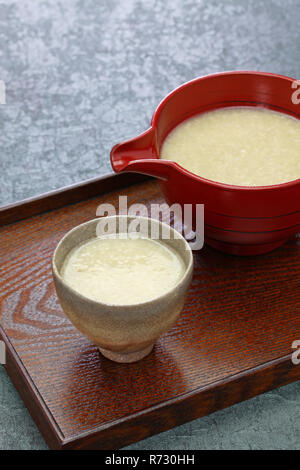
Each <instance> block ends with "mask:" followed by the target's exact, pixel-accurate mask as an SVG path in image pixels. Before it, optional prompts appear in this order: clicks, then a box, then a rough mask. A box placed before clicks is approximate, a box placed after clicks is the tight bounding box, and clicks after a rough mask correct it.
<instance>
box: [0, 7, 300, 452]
mask: <svg viewBox="0 0 300 470" xmlns="http://www.w3.org/2000/svg"><path fill="white" fill-rule="evenodd" d="M299 27H300V2H299V0H285V1H284V2H283V1H282V0H242V1H241V0H240V1H233V0H231V1H225V0H223V1H222V0H210V1H208V0H207V1H204V0H202V1H199V0H198V1H188V0H184V1H180V0H165V1H162V0H157V1H153V0H144V1H143V0H140V1H138V0H110V1H109V0H98V1H97V0H81V1H80V0H77V1H76V0H46V1H42V0H18V1H8V0H7V1H3V0H0V79H1V80H4V81H5V82H6V86H7V104H6V105H2V106H0V123H1V133H0V149H1V151H0V158H1V176H0V178H1V185H0V201H1V203H2V204H6V203H9V202H13V201H16V200H18V199H21V198H25V197H29V196H32V195H35V194H38V193H41V192H44V191H48V190H51V189H54V188H58V187H60V186H63V185H67V184H70V183H73V182H76V181H79V180H82V179H86V178H90V177H94V176H97V175H100V174H104V173H107V172H109V171H111V170H110V164H109V150H110V148H111V147H112V145H113V144H115V143H116V142H118V141H122V140H124V139H127V138H129V137H133V136H135V135H137V134H138V133H139V132H141V131H143V130H144V129H145V128H146V127H147V126H148V124H149V121H150V118H151V115H152V112H153V110H154V108H155V107H156V105H157V104H158V102H159V101H160V100H161V99H162V98H163V97H164V96H165V95H166V93H168V92H169V91H170V90H172V89H173V88H174V87H176V86H178V85H180V84H181V83H182V82H185V81H187V80H190V79H192V78H194V77H196V76H199V75H202V74H207V73H211V72H217V71H222V70H230V69H244V70H247V69H248V70H251V69H252V70H263V71H269V72H278V73H281V74H285V75H289V76H292V77H295V78H298V79H300V48H299ZM299 391H300V382H298V383H295V384H292V385H290V386H287V387H283V388H281V389H279V390H277V391H274V392H270V393H268V394H265V395H263V396H260V397H257V398H255V399H253V400H250V401H248V402H245V403H242V404H239V405H235V406H233V407H231V408H229V409H227V410H224V411H221V412H218V413H214V414H213V415H211V416H208V417H205V418H202V419H200V420H196V421H194V422H192V423H189V424H186V425H183V426H180V427H178V428H176V429H173V430H171V431H169V432H167V433H164V434H161V435H159V436H154V437H152V438H149V439H146V440H145V441H142V442H140V443H137V444H135V445H132V446H130V449H180V448H182V449H197V448H198V449H262V448H265V449H297V448H298V449H299V448H300V396H299V395H300V394H299ZM29 448H30V449H42V448H46V445H45V443H44V441H43V439H42V437H41V435H40V434H39V432H38V430H37V428H36V426H35V425H34V423H33V422H32V420H31V418H30V416H29V415H28V412H27V411H26V409H25V408H24V405H23V403H22V402H21V400H20V398H19V397H18V394H17V392H16V391H15V390H14V387H13V386H12V384H11V383H10V381H9V379H8V377H7V375H6V373H5V371H4V369H3V368H2V367H0V449H29Z"/></svg>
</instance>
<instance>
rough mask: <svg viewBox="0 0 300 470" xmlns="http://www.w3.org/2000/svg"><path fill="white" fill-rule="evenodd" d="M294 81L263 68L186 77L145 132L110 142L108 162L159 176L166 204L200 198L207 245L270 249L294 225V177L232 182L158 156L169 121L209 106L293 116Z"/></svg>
mask: <svg viewBox="0 0 300 470" xmlns="http://www.w3.org/2000/svg"><path fill="white" fill-rule="evenodd" d="M293 82H294V80H293V79H292V78H288V77H284V76H280V75H274V74H268V73H260V72H225V73H220V74H215V75H209V76H206V77H201V78H198V79H196V80H193V81H191V82H188V83H185V84H184V85H182V86H181V87H179V88H177V89H176V90H174V91H173V92H172V93H170V94H169V95H168V96H167V97H166V98H165V99H164V100H163V101H162V102H161V103H160V105H159V106H158V108H157V110H156V111H155V113H154V115H153V118H152V123H151V127H150V128H149V129H148V130H147V131H146V132H145V133H144V134H142V135H140V136H138V137H136V138H135V139H132V140H129V141H127V142H124V143H121V144H118V145H115V146H114V147H113V149H112V151H111V163H112V167H113V169H114V170H115V171H116V172H117V173H119V172H123V171H125V172H139V173H143V174H147V175H152V176H156V177H158V178H159V179H160V180H161V188H162V191H163V193H164V196H165V198H166V200H167V202H168V203H170V204H173V203H180V204H188V203H190V204H196V203H198V204H205V240H206V242H207V243H208V244H209V245H211V246H213V247H216V248H218V249H221V250H222V251H225V252H228V253H232V254H241V255H251V254H260V253H265V252H267V251H270V250H272V249H274V248H276V247H277V246H279V245H281V244H282V243H284V242H285V241H286V240H287V239H288V238H289V237H290V236H292V235H294V234H295V233H297V231H298V230H299V228H300V180H299V179H297V180H295V181H292V182H289V183H284V184H279V185H273V186H258V187H243V186H232V185H228V184H222V183H217V182H214V181H210V180H207V179H205V178H201V177H199V176H196V175H194V174H192V173H190V172H189V171H187V170H185V169H183V168H182V167H181V166H180V165H178V164H176V163H174V162H170V161H163V160H160V159H159V158H158V155H159V152H160V148H161V146H162V143H163V141H164V139H165V138H166V136H167V135H168V133H169V132H170V131H171V130H172V129H173V128H174V127H175V126H177V125H178V124H180V123H181V122H182V121H183V120H185V119H187V118H189V117H191V116H193V115H195V114H198V113H203V112H206V111H209V110H214V109H217V108H222V107H228V106H264V107H266V108H270V109H273V110H277V111H281V112H284V113H287V114H290V115H292V116H294V117H296V118H300V104H294V103H293V101H292V94H293V93H294V92H295V88H293V87H292V84H293ZM299 158H300V156H299ZM295 176H296V175H295Z"/></svg>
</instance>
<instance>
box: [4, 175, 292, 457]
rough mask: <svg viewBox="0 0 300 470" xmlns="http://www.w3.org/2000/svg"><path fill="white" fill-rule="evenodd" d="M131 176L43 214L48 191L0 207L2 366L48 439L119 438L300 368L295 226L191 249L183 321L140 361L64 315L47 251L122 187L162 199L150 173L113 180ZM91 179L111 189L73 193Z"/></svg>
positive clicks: (97, 441) (65, 443)
mask: <svg viewBox="0 0 300 470" xmlns="http://www.w3.org/2000/svg"><path fill="white" fill-rule="evenodd" d="M134 181H135V180H134V177H132V175H131V176H130V178H129V179H128V180H126V178H125V179H124V177H123V179H122V178H119V179H118V177H116V178H113V179H111V184H110V183H109V180H106V181H105V184H104V183H103V182H102V183H101V182H99V183H95V181H93V182H91V183H90V184H87V185H83V186H82V185H81V189H80V191H81V192H80V193H77V196H75V194H76V191H75V190H70V189H69V190H67V191H66V192H65V197H64V192H63V191H60V192H59V197H58V199H56V201H57V204H58V207H60V208H58V209H56V210H52V211H50V212H45V213H42V214H40V215H35V216H32V214H37V212H38V211H40V212H41V211H43V210H44V209H49V208H50V207H51V208H52V209H54V208H55V198H54V200H52V201H51V202H49V196H48V197H46V198H39V199H38V201H39V202H38V203H34V204H35V205H34V210H33V206H32V205H31V204H29V205H28V203H26V204H27V205H26V204H25V205H24V206H22V204H21V205H20V204H19V205H17V206H12V207H11V208H8V209H6V210H4V211H2V214H3V217H2V219H1V213H0V223H1V225H2V227H1V229H0V243H1V254H0V291H1V294H0V325H1V328H0V335H1V337H2V339H3V340H4V341H5V342H6V344H7V347H8V361H7V365H6V368H7V371H8V373H9V375H10V377H11V378H12V380H13V382H14V384H15V386H16V387H17V389H18V390H19V393H20V395H21V396H22V398H23V400H24V402H25V403H26V405H27V407H28V408H29V410H30V412H31V414H32V416H33V417H34V419H35V421H36V422H37V424H38V426H39V428H40V430H41V432H42V433H43V435H44V437H45V439H46V440H47V442H48V444H49V445H50V447H52V448H99V449H100V448H104V449H110V448H112V449H116V448H118V447H121V446H124V445H126V444H129V443H131V442H134V441H137V440H139V439H143V438H145V437H147V436H149V435H151V434H155V433H158V432H160V431H163V430H166V429H169V428H171V427H173V426H176V425H178V424H180V423H183V422H185V421H188V420H191V419H194V418H196V417H199V416H203V415H205V414H208V413H210V412H212V411H214V410H218V409H221V408H224V407H226V406H229V405H231V404H233V403H237V402H239V401H242V400H245V399H247V398H250V397H252V396H254V395H257V394H260V393H263V392H264V391H267V390H270V389H272V388H275V387H279V386H280V385H283V384H287V383H289V382H292V381H295V380H298V379H299V378H300V366H294V365H292V362H291V352H292V350H291V344H292V342H293V341H294V340H295V339H299V337H300V290H299V286H300V256H299V255H300V244H299V239H298V238H297V237H296V238H295V239H294V240H291V241H290V242H288V243H286V244H285V245H284V246H282V247H281V248H279V249H278V250H276V251H274V252H273V253H269V254H267V255H263V256H260V257H248V258H240V257H232V256H229V255H225V254H222V253H219V252H217V251H214V250H212V249H210V248H209V247H205V248H204V249H202V250H201V251H200V252H198V253H195V254H194V258H195V273H194V279H193V283H192V286H191V289H190V291H189V295H188V298H187V301H186V304H185V308H184V311H183V312H182V314H181V317H180V319H179V321H178V322H177V324H176V325H175V326H174V328H173V329H172V330H170V331H169V332H168V333H167V334H165V335H164V336H163V337H162V338H161V339H160V340H159V341H158V343H157V344H156V347H155V349H154V351H153V352H152V353H151V354H150V355H149V356H148V357H147V358H145V359H144V360H142V361H141V362H138V363H136V364H129V365H123V364H115V363H112V362H110V361H109V360H107V359H104V358H103V357H100V355H99V353H98V351H97V348H96V347H95V346H94V345H93V344H91V343H90V342H89V341H88V340H87V339H86V338H85V337H83V336H82V335H81V334H80V333H79V332H78V331H77V330H76V329H75V328H74V327H73V326H72V325H71V324H70V322H69V321H68V320H67V318H66V317H65V316H64V314H63V312H62V310H61V308H60V306H59V304H58V301H57V298H56V295H55V291H54V286H53V282H52V276H51V269H50V260H51V256H52V253H53V250H54V248H55V246H56V244H57V242H58V241H59V240H60V238H61V237H62V236H63V234H64V233H65V232H66V231H67V230H69V229H70V228H72V227H74V226H75V225H77V224H79V223H82V222H85V221H87V220H89V219H91V218H94V217H95V215H96V208H97V206H98V204H100V203H102V202H110V203H116V202H117V198H118V195H119V194H122V195H127V196H128V203H129V204H131V203H135V202H144V203H146V204H149V203H151V202H156V203H157V202H161V201H162V197H161V193H160V191H159V186H158V185H157V183H156V182H152V181H151V182H146V183H142V184H139V185H137V186H131V187H127V188H123V189H121V190H118V191H117V188H122V187H123V186H124V185H125V184H126V183H128V184H130V183H132V182H134ZM136 181H138V180H136ZM97 184H98V185H99V186H97ZM91 185H92V186H91ZM97 187H98V194H99V193H100V192H101V191H102V192H105V191H108V190H109V189H114V190H115V191H116V192H111V193H109V194H104V195H102V196H98V197H93V198H91V199H87V200H83V201H81V202H77V203H73V204H71V203H72V202H74V200H77V201H78V197H83V198H84V197H91V196H95V189H96V188H97ZM101 188H102V189H101ZM78 194H79V196H78ZM50 197H51V196H50ZM55 197H56V196H55ZM74 198H75V199H74ZM76 198H77V199H76ZM62 201H64V204H67V205H65V206H63V207H62ZM49 204H50V206H49ZM32 211H33V212H32ZM26 217H27V218H26ZM14 218H15V219H18V220H19V219H21V218H22V219H23V220H19V221H18V222H15V223H13V220H14ZM7 222H10V224H9V225H3V224H5V223H6V224H7Z"/></svg>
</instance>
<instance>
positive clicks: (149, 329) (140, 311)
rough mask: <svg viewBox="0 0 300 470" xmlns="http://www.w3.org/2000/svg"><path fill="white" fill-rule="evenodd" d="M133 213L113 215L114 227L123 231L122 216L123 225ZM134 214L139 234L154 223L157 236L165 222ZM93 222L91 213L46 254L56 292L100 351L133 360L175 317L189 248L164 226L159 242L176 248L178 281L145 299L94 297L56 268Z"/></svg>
mask: <svg viewBox="0 0 300 470" xmlns="http://www.w3.org/2000/svg"><path fill="white" fill-rule="evenodd" d="M107 219H108V218H107ZM121 219H123V225H122V224H121V223H120V222H121ZM133 219H134V217H130V216H117V217H116V218H115V220H116V225H115V227H116V231H117V233H119V232H120V231H124V220H126V224H125V226H126V229H125V231H126V230H127V226H128V223H130V221H132V220H133ZM139 219H141V220H143V221H144V222H145V221H146V223H143V224H141V225H140V228H141V229H140V232H141V234H142V235H146V236H147V235H148V233H151V232H150V228H153V227H155V228H156V229H157V230H158V233H159V239H160V240H162V238H163V230H164V229H166V227H167V226H166V224H163V223H162V222H159V221H157V220H154V219H145V218H142V217H139ZM98 223H99V219H94V220H91V221H89V222H86V223H84V224H82V225H78V226H77V227H75V228H74V229H73V230H71V231H70V232H68V233H67V234H66V235H65V236H64V237H63V239H62V240H61V241H60V242H59V244H58V245H57V247H56V250H55V252H54V255H53V260H52V269H53V277H54V283H55V287H56V292H57V295H58V298H59V301H60V303H61V306H62V308H63V310H64V312H65V313H66V315H67V316H68V317H69V319H70V320H71V322H72V323H73V324H74V325H75V326H76V327H77V328H78V329H79V330H80V331H81V332H82V333H83V334H84V335H86V336H87V337H88V338H90V339H91V340H92V341H93V342H94V343H95V344H96V345H97V346H98V347H99V349H100V351H101V352H102V354H103V355H104V356H105V357H107V358H109V359H111V360H113V361H117V362H135V361H138V360H139V359H142V358H143V357H145V356H146V355H147V354H149V353H150V351H151V350H152V348H153V345H154V342H155V340H156V339H157V338H158V337H159V336H161V335H162V334H163V333H165V332H166V331H167V330H168V329H169V328H171V326H172V325H173V324H174V322H175V321H176V319H177V318H178V316H179V314H180V312H181V310H182V307H183V304H184V298H185V295H186V292H187V289H188V287H189V284H190V281H191V278H192V273H193V254H192V251H191V249H190V247H189V245H188V243H187V242H186V241H185V239H184V238H183V237H182V236H181V235H180V234H179V233H178V232H176V231H175V230H173V229H171V228H170V237H169V238H168V239H163V243H166V244H167V245H168V246H170V247H172V248H173V249H174V250H176V252H177V253H178V254H180V255H181V257H182V259H183V261H184V263H185V266H186V269H185V272H184V274H183V276H182V278H181V279H180V281H179V282H178V283H177V284H176V285H175V286H174V287H173V288H172V289H171V290H168V291H167V292H166V293H165V294H164V295H162V296H160V297H157V298H155V299H153V300H150V301H147V302H143V303H139V304H133V305H113V304H105V303H101V302H96V301H94V300H91V299H88V298H87V297H84V296H83V295H81V294H79V293H78V292H76V291H75V290H74V289H72V288H71V287H70V286H68V285H67V284H66V282H65V281H64V280H63V279H62V277H61V275H60V270H61V267H62V265H63V262H64V260H65V257H66V256H67V254H68V253H69V252H70V251H71V250H72V249H73V248H74V247H76V246H77V245H79V244H80V243H82V242H84V241H86V240H89V239H91V238H94V237H95V236H96V227H97V224H98ZM121 225H122V227H121ZM144 232H145V233H144ZM146 232H147V233H146ZM145 288H146V287H145Z"/></svg>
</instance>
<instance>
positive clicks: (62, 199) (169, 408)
mask: <svg viewBox="0 0 300 470" xmlns="http://www.w3.org/2000/svg"><path fill="white" fill-rule="evenodd" d="M150 180H153V178H151V177H148V176H145V175H139V174H133V173H124V174H120V175H116V174H108V175H105V176H102V177H99V178H92V179H89V180H85V181H81V182H80V183H76V184H72V185H68V186H65V187H62V188H59V189H56V190H53V191H50V192H47V193H44V194H40V195H38V196H34V197H31V198H27V199H24V200H21V201H18V202H16V203H12V204H8V205H5V206H2V207H0V227H2V226H5V225H8V224H13V223H18V222H19V221H21V220H24V219H26V218H30V217H33V216H36V215H40V214H43V213H44V212H48V211H52V210H57V209H59V208H61V207H63V206H67V205H69V204H75V203H77V202H81V201H84V200H87V199H89V198H92V197H96V196H101V195H104V194H109V193H110V192H112V191H116V190H118V189H124V188H126V187H129V186H132V185H135V184H139V183H142V182H145V181H150ZM20 208H22V213H19V209H20ZM0 338H1V339H2V340H3V341H4V343H5V347H6V357H7V360H6V364H5V365H4V367H5V369H6V371H7V373H8V375H9V377H10V379H11V380H12V382H13V384H14V386H15V387H16V389H17V391H18V393H19V395H20V396H21V398H22V400H23V402H24V404H25V406H26V407H27V409H28V410H29V412H30V414H31V416H32V418H33V420H34V421H35V423H36V425H37V427H38V429H39V430H40V432H41V434H42V435H43V437H44V439H45V441H46V443H47V444H48V445H49V447H50V448H52V449H70V448H72V449H83V448H84V449H99V448H103V449H116V447H115V445H112V442H114V443H115V444H116V443H117V446H118V447H123V446H125V445H129V444H131V443H134V442H137V441H139V440H141V439H144V438H146V437H149V436H151V435H154V434H156V433H159V432H163V431H166V430H168V429H171V428H172V427H174V426H177V425H179V424H183V423H185V422H188V421H191V420H193V419H196V418H199V417H202V416H205V415H207V414H210V413H212V412H214V411H217V410H220V409H223V408H226V407H227V406H231V405H233V404H235V403H239V402H241V401H244V400H247V399H249V398H252V397H254V396H256V395H259V394H261V393H265V392H267V391H269V390H272V389H274V388H277V387H280V386H283V385H286V384H288V383H291V382H294V381H296V380H299V379H300V366H299V367H297V366H295V365H294V364H293V363H292V354H293V353H292V351H291V353H289V354H285V355H283V356H279V357H277V358H274V359H272V360H270V361H267V362H265V363H261V364H259V365H257V366H255V367H252V368H247V369H245V370H243V371H240V372H238V373H236V374H233V375H229V376H227V377H223V378H222V379H219V380H216V381H213V382H210V383H209V384H207V385H204V386H201V387H197V388H195V389H194V390H191V391H189V392H186V393H183V394H180V395H178V396H175V397H173V398H170V399H168V400H165V401H162V402H159V403H157V404H155V405H153V406H150V407H148V408H145V409H143V410H140V411H137V412H135V413H131V414H129V415H127V416H124V417H121V418H119V419H116V420H112V421H109V422H107V423H105V424H102V425H99V426H96V427H95V428H93V429H91V430H87V431H83V432H80V433H78V434H74V435H73V436H72V437H65V435H64V434H63V432H62V430H61V429H60V427H59V425H58V424H57V423H56V421H55V418H54V416H53V415H52V414H51V411H50V410H49V408H48V407H47V405H46V403H45V401H44V399H43V397H42V395H41V394H40V392H39V391H38V389H37V388H36V386H35V384H34V382H33V380H32V378H31V376H30V374H29V373H28V371H27V369H26V367H25V366H24V364H23V362H22V360H21V358H20V357H19V355H18V354H17V352H16V350H15V348H14V347H13V345H12V343H11V342H10V339H9V338H8V336H7V335H6V333H5V331H4V330H3V328H2V326H1V324H0ZM276 371H278V372H279V380H278V378H277V376H276ZM265 373H267V374H269V375H270V378H269V381H267V383H264V384H263V386H262V387H260V388H259V387H258V388H257V385H256V384H255V380H258V379H259V377H260V376H261V375H264V374H265ZM249 379H250V383H248V384H247V381H249ZM245 384H247V385H248V387H247V388H246V390H244V387H243V385H245ZM232 385H233V386H235V387H236V388H237V390H236V392H235V393H237V394H238V395H237V399H235V398H236V396H234V397H233V398H231V397H229V398H228V397H227V401H225V402H224V401H222V402H221V401H220V400H216V399H215V398H214V397H213V396H212V397H210V394H211V393H212V395H214V393H215V391H216V390H217V393H223V394H225V395H226V393H227V392H228V391H230V392H231V390H232V389H231V386H232ZM232 395H234V394H232ZM209 400H211V401H213V403H212V404H209V403H206V404H205V402H207V401H209ZM188 404H190V405H191V410H190V411H189V413H187V412H186V408H185V409H184V410H183V408H184V407H186V406H187V405H188ZM201 405H202V408H201ZM198 407H199V409H198ZM203 407H204V408H203ZM174 410H175V414H176V418H177V421H176V420H175V422H174V419H173V420H172V419H167V418H168V417H173V418H174ZM200 410H201V411H200ZM160 411H164V413H165V418H166V419H164V422H163V423H161V422H160V425H159V428H157V420H158V419H159V420H160V421H161V415H159V414H158V413H159V412H160ZM199 411H200V412H199ZM182 413H183V415H182ZM41 418H43V419H41ZM145 418H147V424H148V426H147V427H146V426H145ZM151 420H152V421H153V422H154V424H151ZM139 421H140V422H141V424H142V423H143V425H144V434H142V435H139V436H133V435H132V434H131V435H130V437H129V438H128V428H130V426H138V424H139ZM155 426H156V428H155ZM120 431H121V432H120ZM112 435H113V436H112ZM100 439H103V440H105V439H107V441H106V442H108V443H109V444H108V446H104V447H103V446H101V444H100V443H99V440H100ZM118 447H117V448H118Z"/></svg>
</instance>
